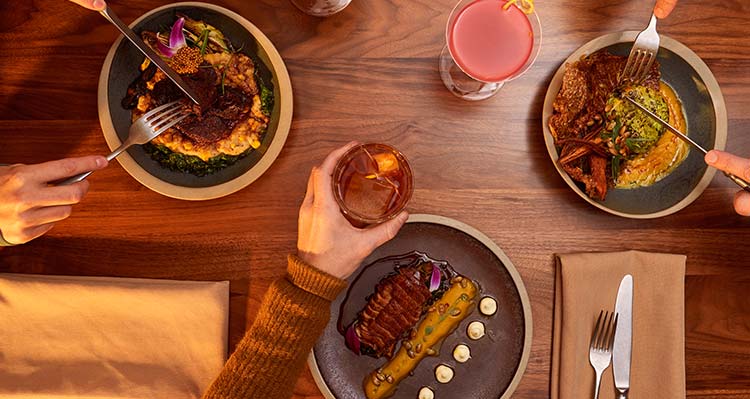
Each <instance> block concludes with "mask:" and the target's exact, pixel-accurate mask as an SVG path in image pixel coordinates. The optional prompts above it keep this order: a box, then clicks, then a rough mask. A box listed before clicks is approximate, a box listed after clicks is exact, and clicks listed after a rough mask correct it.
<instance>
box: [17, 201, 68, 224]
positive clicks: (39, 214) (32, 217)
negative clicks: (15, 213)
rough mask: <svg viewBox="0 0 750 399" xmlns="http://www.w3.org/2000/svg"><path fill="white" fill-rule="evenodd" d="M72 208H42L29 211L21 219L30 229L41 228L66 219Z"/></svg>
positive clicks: (61, 206) (64, 206)
mask: <svg viewBox="0 0 750 399" xmlns="http://www.w3.org/2000/svg"><path fill="white" fill-rule="evenodd" d="M72 211H73V208H72V207H71V206H70V205H60V206H48V207H44V208H38V209H31V210H28V211H26V212H25V213H26V214H28V215H24V216H23V218H24V219H25V222H26V223H27V224H28V226H30V227H37V226H42V225H46V224H50V223H54V222H59V221H61V220H63V219H67V218H68V216H70V213H71V212H72Z"/></svg>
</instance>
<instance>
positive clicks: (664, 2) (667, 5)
mask: <svg viewBox="0 0 750 399" xmlns="http://www.w3.org/2000/svg"><path fill="white" fill-rule="evenodd" d="M676 5H677V0H656V5H655V6H654V15H656V18H659V19H664V18H666V17H668V16H669V14H671V13H672V10H674V8H675V6H676Z"/></svg>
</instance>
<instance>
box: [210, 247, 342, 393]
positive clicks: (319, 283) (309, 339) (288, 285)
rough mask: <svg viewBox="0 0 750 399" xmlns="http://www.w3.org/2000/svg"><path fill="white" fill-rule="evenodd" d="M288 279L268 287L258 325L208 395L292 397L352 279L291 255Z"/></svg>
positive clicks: (243, 339)
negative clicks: (336, 303)
mask: <svg viewBox="0 0 750 399" xmlns="http://www.w3.org/2000/svg"><path fill="white" fill-rule="evenodd" d="M288 262H289V266H288V270H287V275H286V277H285V278H280V279H278V280H276V281H275V282H274V283H273V284H271V287H270V288H269V289H268V292H267V293H266V296H265V298H264V299H263V303H262V304H261V306H260V310H259V311H258V316H257V317H256V318H255V321H254V322H253V325H252V326H251V327H250V329H249V330H248V331H247V332H246V333H245V337H244V338H242V341H240V343H239V344H238V345H237V348H236V349H235V351H234V353H233V354H232V356H231V357H230V358H229V360H228V361H227V363H226V365H225V366H224V369H223V370H222V371H221V373H220V374H219V376H218V377H217V378H216V380H214V382H213V383H212V384H211V386H210V387H209V389H208V390H207V391H206V393H205V394H204V395H203V398H204V399H218V398H222V399H235V398H237V399H240V398H241V399H282V398H283V399H287V398H289V397H290V396H292V390H293V389H294V385H295V382H296V381H297V377H298V376H299V373H300V372H301V371H302V369H303V368H304V367H305V360H306V359H307V355H308V353H309V352H310V349H311V348H312V346H313V345H314V344H315V341H317V339H318V336H319V335H320V333H321V332H322V331H323V329H324V328H325V326H326V324H327V323H328V319H329V317H330V310H329V309H330V306H331V301H333V300H334V299H335V298H336V296H338V294H339V293H340V292H341V291H342V290H343V289H344V288H345V287H346V281H344V280H340V279H338V278H335V277H333V276H331V275H329V274H326V273H325V272H322V271H320V270H318V269H316V268H314V267H312V266H310V265H308V264H306V263H305V262H303V261H302V260H300V259H299V258H297V257H296V256H294V255H290V256H289V259H288Z"/></svg>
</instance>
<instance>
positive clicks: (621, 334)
mask: <svg viewBox="0 0 750 399" xmlns="http://www.w3.org/2000/svg"><path fill="white" fill-rule="evenodd" d="M615 313H616V314H617V318H618V319H617V330H616V331H615V343H614V349H613V350H612V373H613V374H614V376H615V388H617V392H619V394H620V395H619V398H620V399H626V398H627V397H628V391H629V390H630V358H631V354H632V347H633V345H632V344H633V276H631V275H629V274H627V275H625V277H623V278H622V281H620V288H619V289H618V291H617V303H616V304H615Z"/></svg>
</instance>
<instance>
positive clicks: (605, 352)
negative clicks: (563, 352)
mask: <svg viewBox="0 0 750 399" xmlns="http://www.w3.org/2000/svg"><path fill="white" fill-rule="evenodd" d="M602 317H603V319H602ZM616 329H617V313H614V312H612V313H609V312H608V311H604V310H602V311H601V312H599V319H597V320H596V327H594V333H593V334H592V335H591V345H590V346H589V362H590V363H591V366H592V367H593V368H594V371H596V389H595V391H594V399H598V398H599V385H601V382H602V373H604V370H606V369H607V368H608V367H609V364H610V363H611V362H612V346H613V344H614V340H615V330H616Z"/></svg>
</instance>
